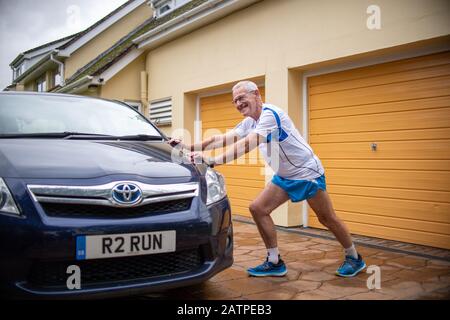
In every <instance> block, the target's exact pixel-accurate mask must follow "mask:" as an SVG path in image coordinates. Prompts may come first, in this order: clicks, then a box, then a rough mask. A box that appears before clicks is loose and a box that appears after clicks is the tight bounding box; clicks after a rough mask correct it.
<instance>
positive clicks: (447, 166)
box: [322, 159, 450, 171]
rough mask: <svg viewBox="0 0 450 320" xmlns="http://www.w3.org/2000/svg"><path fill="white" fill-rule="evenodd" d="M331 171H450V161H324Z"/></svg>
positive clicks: (324, 164)
mask: <svg viewBox="0 0 450 320" xmlns="http://www.w3.org/2000/svg"><path fill="white" fill-rule="evenodd" d="M322 164H323V166H324V167H325V168H327V170H330V169H375V170H383V169H388V170H433V171H450V160H379V159H371V160H348V159H345V160H338V159H322Z"/></svg>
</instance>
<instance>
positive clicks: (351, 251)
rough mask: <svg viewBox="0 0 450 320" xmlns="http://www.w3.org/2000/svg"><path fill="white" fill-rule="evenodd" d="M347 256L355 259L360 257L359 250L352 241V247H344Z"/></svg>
mask: <svg viewBox="0 0 450 320" xmlns="http://www.w3.org/2000/svg"><path fill="white" fill-rule="evenodd" d="M344 252H345V256H350V257H352V258H354V259H358V252H356V249H355V245H354V244H353V243H352V246H351V247H350V248H347V249H344Z"/></svg>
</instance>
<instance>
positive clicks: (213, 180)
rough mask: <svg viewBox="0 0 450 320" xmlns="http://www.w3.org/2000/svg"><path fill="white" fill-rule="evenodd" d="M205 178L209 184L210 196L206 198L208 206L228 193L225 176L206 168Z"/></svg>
mask: <svg viewBox="0 0 450 320" xmlns="http://www.w3.org/2000/svg"><path fill="white" fill-rule="evenodd" d="M205 178H206V185H207V186H208V196H207V198H206V205H207V206H208V205H210V204H212V203H214V202H217V201H219V200H221V199H223V198H224V197H225V196H226V195H227V190H226V189H225V180H224V179H223V176H222V175H221V174H220V173H218V172H216V171H214V170H213V169H211V168H208V169H206V173H205Z"/></svg>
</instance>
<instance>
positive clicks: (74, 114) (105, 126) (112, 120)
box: [0, 94, 160, 136]
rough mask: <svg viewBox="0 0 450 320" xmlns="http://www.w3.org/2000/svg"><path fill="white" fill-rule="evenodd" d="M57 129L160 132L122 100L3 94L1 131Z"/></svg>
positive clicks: (21, 131) (26, 132) (157, 133)
mask: <svg viewBox="0 0 450 320" xmlns="http://www.w3.org/2000/svg"><path fill="white" fill-rule="evenodd" d="M53 132H82V133H91V134H105V135H115V136H123V135H138V134H144V135H156V136H160V134H159V132H158V131H157V130H156V129H155V128H154V127H153V125H152V124H150V123H149V122H148V121H147V120H146V119H145V118H144V117H143V116H142V115H141V114H139V113H138V112H136V111H135V110H133V109H132V108H129V107H127V106H125V105H122V104H120V103H116V102H111V101H106V100H101V99H91V98H84V97H80V98H78V97H68V96H62V95H61V96H57V95H20V94H5V95H0V134H32V133H53Z"/></svg>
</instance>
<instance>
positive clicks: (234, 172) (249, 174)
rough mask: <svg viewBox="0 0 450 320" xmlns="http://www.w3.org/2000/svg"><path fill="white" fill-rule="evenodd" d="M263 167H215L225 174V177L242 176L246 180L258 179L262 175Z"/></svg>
mask: <svg viewBox="0 0 450 320" xmlns="http://www.w3.org/2000/svg"><path fill="white" fill-rule="evenodd" d="M262 170H263V167H246V168H242V167H233V168H231V167H230V166H223V167H217V171H219V172H221V173H222V174H224V175H225V177H226V178H235V179H239V178H243V179H247V180H260V179H261V177H263V176H264V175H263V174H262Z"/></svg>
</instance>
